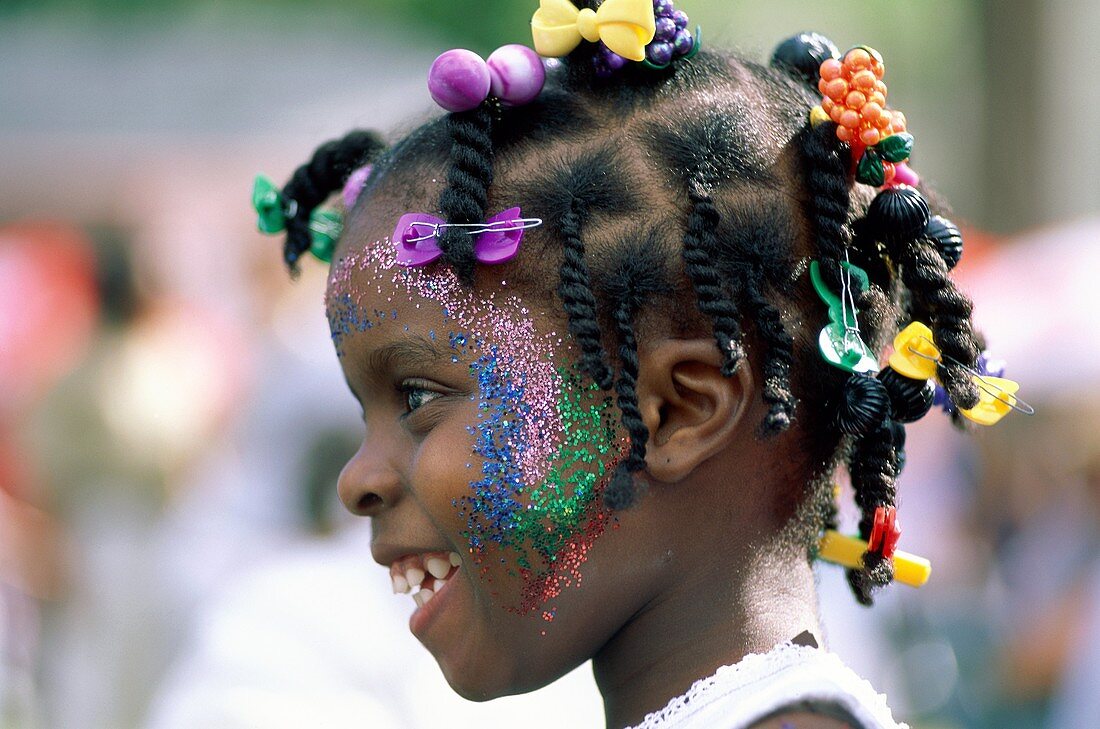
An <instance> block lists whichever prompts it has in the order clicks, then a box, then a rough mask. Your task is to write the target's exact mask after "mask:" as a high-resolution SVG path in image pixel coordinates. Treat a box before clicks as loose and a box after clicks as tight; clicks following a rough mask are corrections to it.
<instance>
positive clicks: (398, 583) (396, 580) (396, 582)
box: [393, 575, 409, 595]
mask: <svg viewBox="0 0 1100 729" xmlns="http://www.w3.org/2000/svg"><path fill="white" fill-rule="evenodd" d="M408 591H409V581H408V580H406V579H405V578H404V577H403V576H402V575H393V594H395V595H396V594H398V593H401V594H405V593H407V592H408Z"/></svg>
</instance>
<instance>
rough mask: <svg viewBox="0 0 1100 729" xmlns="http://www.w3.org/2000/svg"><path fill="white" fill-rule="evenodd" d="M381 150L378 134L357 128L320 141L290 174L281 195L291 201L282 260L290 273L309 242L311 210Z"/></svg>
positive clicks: (381, 144) (383, 144) (381, 143)
mask: <svg viewBox="0 0 1100 729" xmlns="http://www.w3.org/2000/svg"><path fill="white" fill-rule="evenodd" d="M383 149H385V143H383V141H382V138H381V137H380V136H378V134H376V133H375V132H369V131H364V130H360V129H357V130H355V131H352V132H349V133H348V134H346V135H345V136H344V137H342V138H341V139H334V140H332V141H331V142H325V143H324V144H322V145H321V146H320V147H318V148H317V151H315V152H314V153H313V156H312V157H311V158H310V160H309V162H307V163H305V164H304V165H302V166H301V167H299V168H298V169H296V170H295V171H294V174H293V175H291V177H290V181H289V182H287V183H286V186H285V187H284V188H283V196H284V198H286V199H287V200H289V201H292V202H293V206H292V212H293V215H288V216H287V221H286V243H284V244H283V260H285V261H286V265H287V266H289V267H290V270H291V271H292V272H297V270H298V268H297V267H298V259H299V258H301V257H302V254H303V253H305V252H306V251H308V250H309V248H310V245H311V244H312V236H311V233H310V230H309V216H310V213H312V212H313V211H314V210H315V209H316V208H317V207H318V206H319V205H320V204H321V203H323V202H324V201H325V200H326V199H327V198H328V197H329V195H331V194H332V193H333V192H335V191H336V190H339V189H340V188H341V187H343V186H344V183H345V182H347V180H348V177H349V176H350V175H351V173H352V172H353V171H354V170H355V169H356V168H358V167H362V166H363V165H365V164H368V163H370V162H373V161H374V159H375V158H376V157H377V156H378V154H379V153H380V152H381V151H382V150H383Z"/></svg>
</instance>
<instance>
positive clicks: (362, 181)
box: [343, 165, 373, 210]
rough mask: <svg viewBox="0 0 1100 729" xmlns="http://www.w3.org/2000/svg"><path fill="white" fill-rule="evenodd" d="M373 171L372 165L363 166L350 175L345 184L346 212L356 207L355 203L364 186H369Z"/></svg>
mask: <svg viewBox="0 0 1100 729" xmlns="http://www.w3.org/2000/svg"><path fill="white" fill-rule="evenodd" d="M371 169H373V166H372V165H363V166H362V167H360V168H359V169H357V170H355V171H354V172H352V173H351V174H350V175H348V181H347V182H345V183H344V191H343V198H344V208H345V209H346V210H351V209H352V208H353V207H355V201H356V200H358V199H359V195H360V193H362V192H363V186H364V185H366V184H367V178H368V177H370V171H371Z"/></svg>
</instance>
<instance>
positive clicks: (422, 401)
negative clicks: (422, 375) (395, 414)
mask: <svg viewBox="0 0 1100 729" xmlns="http://www.w3.org/2000/svg"><path fill="white" fill-rule="evenodd" d="M400 390H401V394H402V395H403V396H404V398H405V415H411V414H412V413H414V412H415V411H416V410H418V409H419V408H420V407H422V406H424V405H427V404H428V403H430V402H431V401H432V400H435V399H436V398H437V397H441V396H442V393H439V392H436V391H435V390H429V389H427V388H425V387H424V386H423V385H421V384H419V383H417V382H402V383H401V386H400Z"/></svg>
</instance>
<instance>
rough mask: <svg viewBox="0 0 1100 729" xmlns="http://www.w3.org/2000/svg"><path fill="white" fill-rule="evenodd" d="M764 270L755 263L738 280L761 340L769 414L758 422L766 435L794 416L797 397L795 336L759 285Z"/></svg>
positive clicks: (779, 429)
mask: <svg viewBox="0 0 1100 729" xmlns="http://www.w3.org/2000/svg"><path fill="white" fill-rule="evenodd" d="M763 277H764V274H763V271H762V270H761V269H760V268H759V267H756V268H754V269H751V270H750V271H749V272H747V273H746V274H745V275H744V276H743V278H742V280H741V282H740V283H741V288H742V290H743V292H744V294H745V301H746V304H747V305H748V308H749V312H750V313H751V314H752V316H753V321H754V322H755V324H756V329H757V332H758V333H759V335H760V338H761V339H762V340H763V342H764V347H765V350H764V367H763V369H764V383H763V392H762V395H763V398H764V402H765V403H767V404H768V414H767V415H765V416H764V422H763V423H762V424H761V428H760V430H761V433H762V434H763V435H765V436H769V435H775V434H777V433H781V432H783V431H784V430H786V429H787V428H789V427H790V425H791V422H792V421H793V420H794V410H795V403H796V399H795V396H794V393H793V392H792V391H791V376H790V374H791V365H792V364H793V362H794V338H793V337H792V336H791V335H790V333H789V332H788V331H787V329H786V327H784V326H783V316H782V314H780V312H779V309H777V308H776V307H775V306H774V305H772V304H771V303H770V302H769V301H768V300H767V299H766V298H765V297H764V294H763V292H762V291H761V289H760V281H762V280H763Z"/></svg>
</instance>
